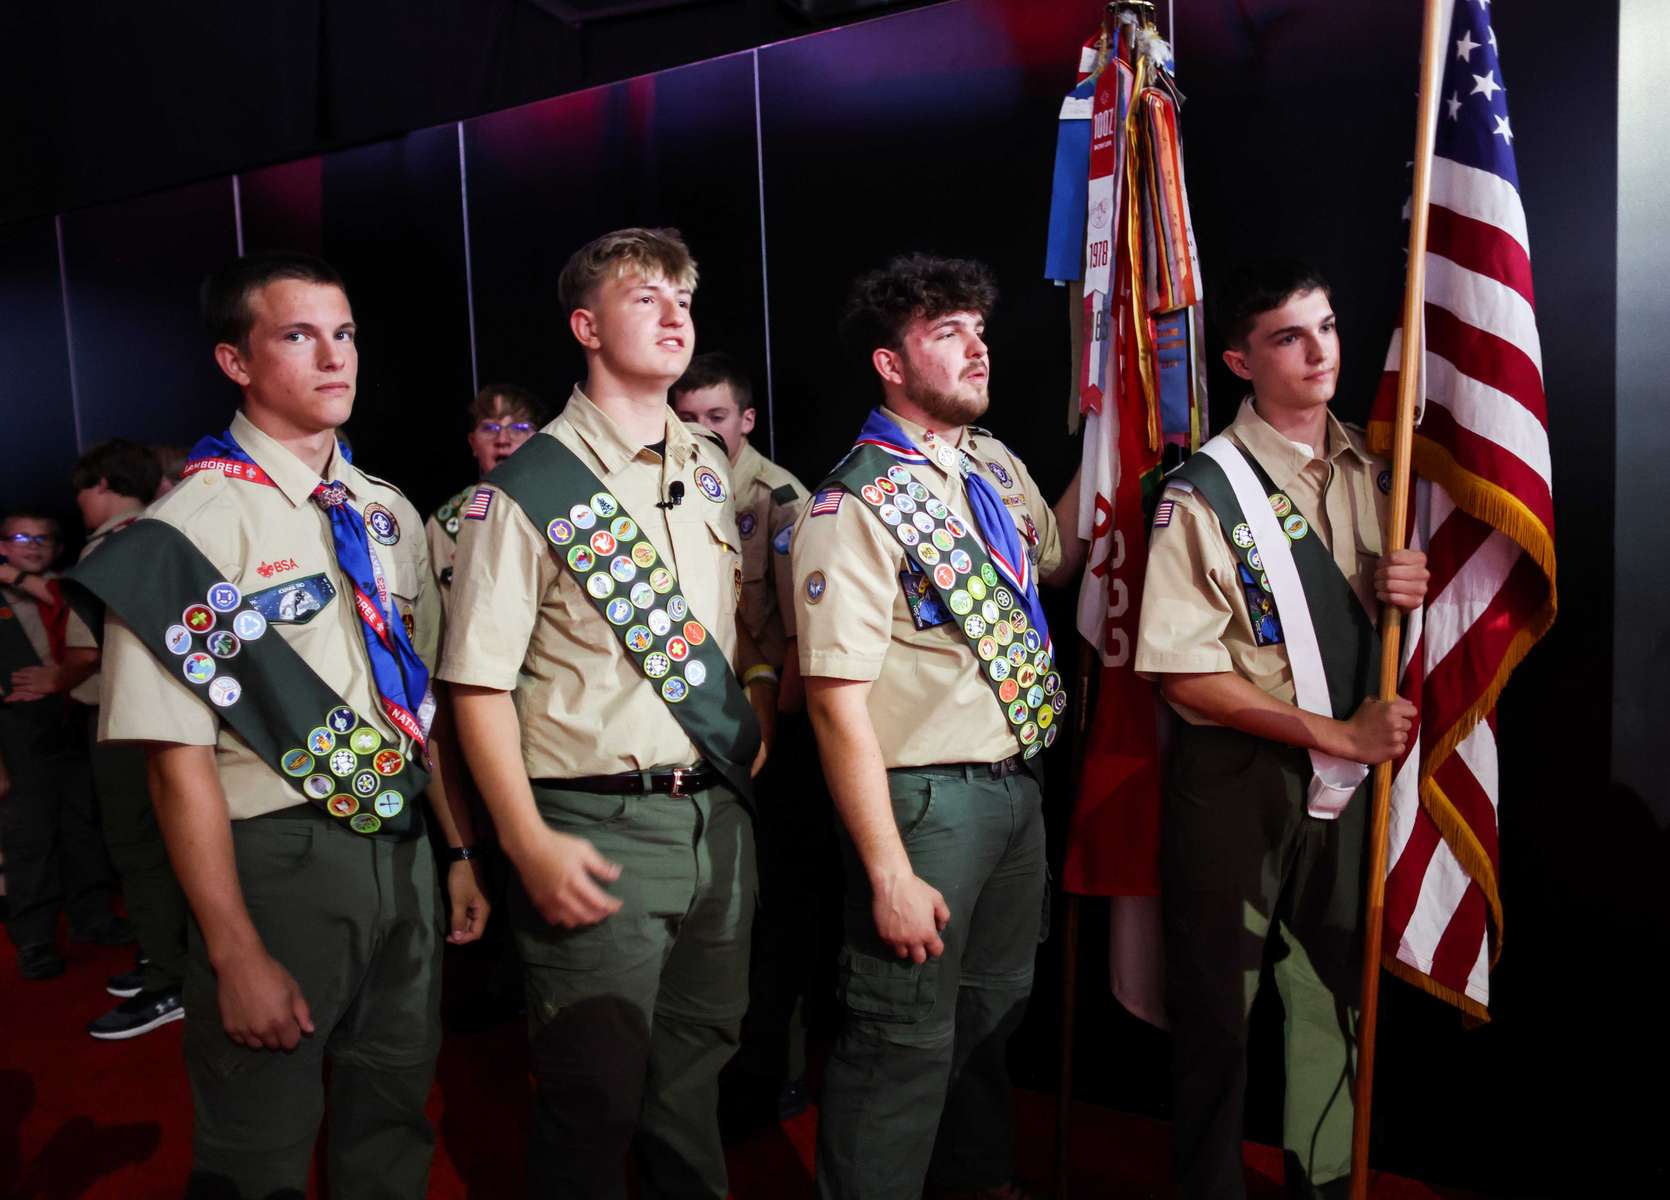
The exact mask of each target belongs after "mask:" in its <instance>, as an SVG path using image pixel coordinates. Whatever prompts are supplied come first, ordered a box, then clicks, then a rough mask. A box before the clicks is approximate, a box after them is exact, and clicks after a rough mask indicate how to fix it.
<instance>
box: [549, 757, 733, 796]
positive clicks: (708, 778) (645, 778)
mask: <svg viewBox="0 0 1670 1200" xmlns="http://www.w3.org/2000/svg"><path fill="white" fill-rule="evenodd" d="M720 779H721V776H720V774H719V772H718V771H715V770H714V769H713V768H712V767H710V766H708V765H707V764H706V763H701V764H698V765H697V766H694V767H674V768H673V769H672V770H670V771H665V770H663V771H622V772H620V773H619V774H618V775H582V776H580V777H579V778H577V779H534V780H531V781H530V782H531V783H532V784H533V785H534V786H535V787H543V788H556V789H557V790H559V791H565V792H595V793H597V794H598V795H602V796H645V795H649V794H651V793H659V794H662V795H667V796H689V795H691V794H693V793H695V792H700V791H703V790H704V789H706V788H710V787H714V786H717V784H718V783H719V781H720Z"/></svg>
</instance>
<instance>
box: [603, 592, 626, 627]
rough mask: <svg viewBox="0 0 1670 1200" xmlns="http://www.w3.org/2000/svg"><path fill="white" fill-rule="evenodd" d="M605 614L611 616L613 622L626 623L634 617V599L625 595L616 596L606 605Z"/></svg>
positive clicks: (616, 623) (610, 619)
mask: <svg viewBox="0 0 1670 1200" xmlns="http://www.w3.org/2000/svg"><path fill="white" fill-rule="evenodd" d="M603 615H604V616H606V617H608V618H609V621H610V623H611V624H614V625H624V624H626V623H627V622H628V621H630V620H631V619H632V601H630V600H628V599H627V598H626V597H625V596H616V597H615V598H614V599H613V600H611V601H609V603H608V604H607V605H605V606H604V608H603Z"/></svg>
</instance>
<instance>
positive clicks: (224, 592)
mask: <svg viewBox="0 0 1670 1200" xmlns="http://www.w3.org/2000/svg"><path fill="white" fill-rule="evenodd" d="M208 600H209V607H210V608H212V609H214V610H215V611H216V612H217V613H229V612H231V611H232V610H233V609H234V608H237V607H238V604H239V602H241V601H242V600H243V595H242V594H241V593H240V592H239V591H238V589H237V588H235V587H233V586H232V585H231V584H229V583H217V584H215V585H214V587H212V588H210V589H209V596H208Z"/></svg>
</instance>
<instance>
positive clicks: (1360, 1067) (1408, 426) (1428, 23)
mask: <svg viewBox="0 0 1670 1200" xmlns="http://www.w3.org/2000/svg"><path fill="white" fill-rule="evenodd" d="M1425 6H1426V11H1425V16H1424V17H1423V21H1422V36H1421V90H1420V99H1419V101H1418V103H1417V108H1416V118H1415V187H1414V193H1413V197H1412V199H1411V203H1410V212H1409V266H1408V274H1407V276H1406V278H1405V280H1404V288H1403V346H1402V352H1403V353H1402V357H1401V358H1400V360H1399V362H1398V394H1397V425H1396V426H1395V431H1394V441H1393V447H1392V501H1391V505H1390V506H1389V507H1388V508H1387V510H1386V530H1385V551H1386V553H1388V554H1390V553H1391V552H1393V551H1394V550H1402V549H1403V548H1404V547H1405V546H1406V545H1407V536H1406V535H1407V532H1408V531H1407V514H1408V509H1409V457H1410V451H1411V448H1412V446H1413V443H1414V440H1415V405H1416V403H1417V401H1418V399H1419V389H1420V387H1421V383H1422V380H1423V379H1424V376H1425V372H1424V370H1423V366H1424V363H1423V356H1424V354H1425V352H1426V346H1425V338H1424V336H1423V330H1424V325H1425V318H1426V237H1427V201H1428V196H1429V193H1430V191H1431V186H1432V145H1433V141H1434V137H1435V133H1436V128H1435V127H1436V125H1437V116H1438V103H1437V101H1438V83H1439V77H1440V75H1441V74H1442V64H1443V61H1444V42H1445V38H1446V37H1447V33H1448V31H1447V30H1445V29H1443V28H1441V26H1440V21H1439V18H1440V15H1441V12H1442V7H1443V0H1425ZM1380 637H1381V654H1380V698H1381V699H1382V700H1390V699H1392V698H1393V697H1395V696H1396V695H1397V684H1398V667H1399V660H1400V659H1401V656H1402V655H1401V652H1402V646H1403V613H1402V612H1401V611H1400V610H1399V609H1397V608H1395V607H1394V606H1392V605H1390V604H1388V605H1385V606H1384V607H1383V608H1382V610H1381V618H1380ZM1391 806H1392V763H1391V762H1383V763H1381V764H1380V765H1379V766H1377V767H1375V768H1374V812H1373V815H1372V824H1371V826H1370V833H1369V864H1368V904H1367V906H1366V908H1365V910H1364V914H1363V987H1362V1010H1361V1016H1360V1017H1359V1018H1358V1022H1357V1079H1356V1090H1355V1102H1356V1112H1355V1118H1354V1124H1353V1126H1352V1130H1351V1200H1368V1173H1369V1172H1368V1146H1369V1123H1370V1117H1371V1110H1372V1107H1373V1102H1374V1039H1375V1033H1376V1026H1377V1024H1378V1020H1379V1008H1380V955H1381V946H1380V943H1381V935H1382V933H1383V932H1384V929H1385V924H1386V840H1387V824H1388V821H1389V819H1390V817H1391Z"/></svg>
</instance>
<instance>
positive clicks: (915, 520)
mask: <svg viewBox="0 0 1670 1200" xmlns="http://www.w3.org/2000/svg"><path fill="white" fill-rule="evenodd" d="M910 523H911V524H912V525H914V526H916V527H917V528H918V529H920V530H921V531H922V532H923V533H932V532H933V531H934V519H933V517H931V516H929V515H928V514H927V513H925V512H919V513H913V514H912V515H911V518H910Z"/></svg>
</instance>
